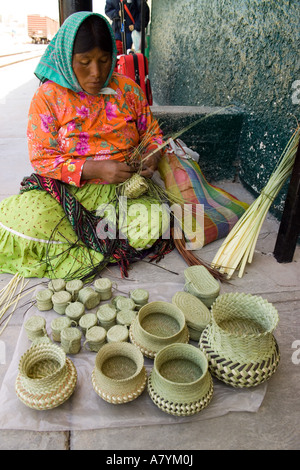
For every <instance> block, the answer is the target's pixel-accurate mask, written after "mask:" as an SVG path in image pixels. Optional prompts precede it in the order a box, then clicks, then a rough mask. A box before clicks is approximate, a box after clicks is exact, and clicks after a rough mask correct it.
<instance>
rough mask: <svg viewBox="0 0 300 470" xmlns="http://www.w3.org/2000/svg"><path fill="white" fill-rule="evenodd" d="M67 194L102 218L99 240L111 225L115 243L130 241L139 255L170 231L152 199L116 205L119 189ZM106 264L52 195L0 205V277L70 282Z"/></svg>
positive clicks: (30, 195) (35, 193) (29, 195)
mask: <svg viewBox="0 0 300 470" xmlns="http://www.w3.org/2000/svg"><path fill="white" fill-rule="evenodd" d="M69 189H70V190H71V191H72V193H73V195H74V196H75V197H76V198H77V200H78V201H79V202H80V203H81V204H82V205H83V206H84V207H85V208H86V209H88V210H89V211H97V213H98V215H101V216H102V217H104V218H103V219H102V225H101V226H99V227H97V233H99V238H102V237H103V236H105V235H106V231H105V230H106V228H107V224H108V225H109V224H110V225H111V228H115V235H116V236H117V237H120V236H121V237H122V238H127V240H128V243H129V245H130V246H131V247H133V248H134V249H135V250H145V249H149V248H151V247H152V246H153V244H154V243H155V242H156V241H157V240H158V238H159V237H161V235H162V234H163V233H165V232H166V231H168V227H169V213H168V211H167V210H166V209H165V208H164V207H163V206H161V205H160V204H159V202H158V201H157V200H155V199H154V198H153V197H150V196H143V197H141V198H139V199H128V200H126V201H125V203H126V204H125V203H124V201H120V200H117V199H116V196H115V185H109V184H107V185H93V184H87V185H85V186H83V187H81V188H76V187H73V186H70V187H69ZM116 214H118V217H119V225H118V226H117V227H116V226H114V222H115V220H116ZM104 222H106V223H104ZM98 228H99V231H98ZM102 261H103V255H102V254H101V253H100V252H97V251H95V250H92V249H91V248H88V247H87V246H86V245H84V244H83V243H82V242H79V241H78V238H77V236H76V234H75V232H74V230H73V229H72V226H71V224H70V222H69V220H68V219H67V217H66V215H65V212H64V210H63V208H62V207H61V205H60V204H59V203H58V202H57V201H56V200H55V199H54V198H53V197H52V196H51V195H50V194H49V193H47V192H45V191H42V190H36V189H34V190H31V191H28V192H24V193H22V194H18V195H15V196H11V197H9V198H7V199H4V200H3V201H2V202H1V203H0V272H1V273H10V274H16V273H19V274H20V275H22V276H24V277H37V278H43V277H46V278H50V279H53V278H63V279H67V278H72V277H73V276H74V273H78V272H84V271H85V270H86V271H88V270H89V269H90V267H91V266H97V265H98V264H99V263H101V262H102Z"/></svg>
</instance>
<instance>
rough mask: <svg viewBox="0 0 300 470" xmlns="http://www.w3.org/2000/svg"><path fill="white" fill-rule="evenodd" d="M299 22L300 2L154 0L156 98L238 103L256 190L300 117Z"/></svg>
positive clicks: (245, 158) (246, 172)
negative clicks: (242, 117)
mask: <svg viewBox="0 0 300 470" xmlns="http://www.w3.org/2000/svg"><path fill="white" fill-rule="evenodd" d="M299 24H300V2H299V1H298V0H294V1H293V0H290V1H286V0H209V1H208V0H152V20H151V32H150V56H149V58H150V78H151V80H152V86H153V93H154V99H155V102H156V103H157V104H158V105H167V106H208V107H219V106H221V107H223V106H224V107H226V106H229V105H234V106H235V107H237V108H238V109H240V111H241V113H242V114H243V116H244V119H243V127H242V131H241V135H240V142H239V149H238V155H237V157H238V160H239V163H240V171H239V173H240V177H241V179H242V181H243V182H244V183H245V185H247V186H248V187H249V188H250V189H252V190H253V192H254V193H258V192H260V190H261V189H262V188H263V187H264V185H265V183H266V182H267V181H268V178H269V176H270V174H271V172H272V170H273V168H274V165H275V162H276V161H277V159H278V158H279V157H280V155H281V153H282V151H283V149H284V147H285V145H286V143H287V141H288V139H289V137H290V136H291V133H292V130H293V129H294V128H295V127H296V124H297V121H296V118H295V117H297V118H298V119H299V117H300V112H299V108H300V106H299V103H300V90H299V92H298V91H297V88H293V87H297V86H298V87H299V88H298V89H300V86H299V84H300V82H297V80H300V60H299V49H300V48H299V45H300V44H299V39H300V36H299ZM199 138H201V136H199ZM225 144H226V143H225ZM223 150H224V149H223ZM223 154H224V152H223ZM222 158H226V156H225V157H224V155H223V157H222ZM285 189H286V187H285ZM284 197H285V190H284V191H283V192H282V194H281V197H280V198H279V199H280V201H277V203H276V207H278V210H279V212H280V211H281V210H282V205H283V203H282V201H284Z"/></svg>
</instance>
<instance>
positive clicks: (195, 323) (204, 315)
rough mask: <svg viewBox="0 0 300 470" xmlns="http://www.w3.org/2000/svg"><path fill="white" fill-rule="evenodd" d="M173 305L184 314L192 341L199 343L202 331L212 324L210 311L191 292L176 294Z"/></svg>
mask: <svg viewBox="0 0 300 470" xmlns="http://www.w3.org/2000/svg"><path fill="white" fill-rule="evenodd" d="M172 303H173V304H174V305H176V306H177V307H178V308H180V310H181V311H182V312H183V314H184V316H185V320H186V324H187V327H188V329H189V334H190V339H191V340H194V341H199V339H200V336H201V333H202V331H203V330H204V328H205V327H206V326H207V325H208V324H209V322H210V319H211V314H210V310H209V309H208V308H207V307H206V305H204V303H203V302H202V301H201V300H200V299H198V298H197V297H195V296H194V295H192V294H190V293H189V292H176V293H175V294H174V296H173V297H172Z"/></svg>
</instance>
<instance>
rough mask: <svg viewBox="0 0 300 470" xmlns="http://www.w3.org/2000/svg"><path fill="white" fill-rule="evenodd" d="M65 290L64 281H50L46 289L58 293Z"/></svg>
mask: <svg viewBox="0 0 300 470" xmlns="http://www.w3.org/2000/svg"><path fill="white" fill-rule="evenodd" d="M65 288H66V282H65V281H64V279H52V280H51V281H50V282H49V283H48V289H50V290H52V291H53V292H59V291H61V290H64V289H65Z"/></svg>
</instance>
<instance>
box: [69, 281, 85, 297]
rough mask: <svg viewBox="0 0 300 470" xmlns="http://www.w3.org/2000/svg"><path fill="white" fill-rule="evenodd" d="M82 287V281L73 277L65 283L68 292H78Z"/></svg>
mask: <svg viewBox="0 0 300 470" xmlns="http://www.w3.org/2000/svg"><path fill="white" fill-rule="evenodd" d="M82 288H83V282H82V281H81V280H80V279H73V280H72V281H68V282H67V283H66V291H67V292H70V294H74V293H75V292H79V291H80V289H82Z"/></svg>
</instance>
